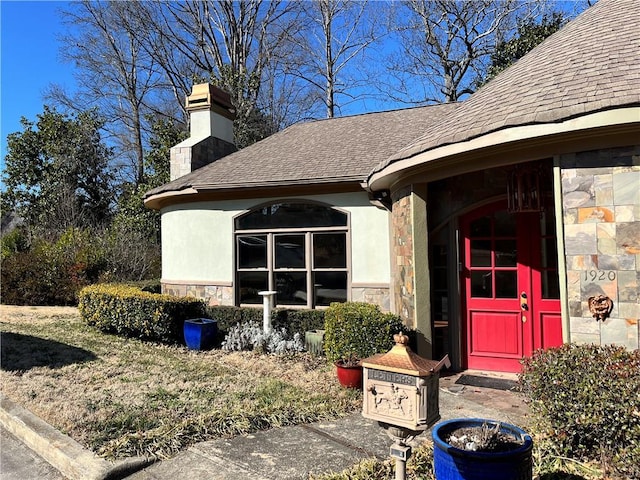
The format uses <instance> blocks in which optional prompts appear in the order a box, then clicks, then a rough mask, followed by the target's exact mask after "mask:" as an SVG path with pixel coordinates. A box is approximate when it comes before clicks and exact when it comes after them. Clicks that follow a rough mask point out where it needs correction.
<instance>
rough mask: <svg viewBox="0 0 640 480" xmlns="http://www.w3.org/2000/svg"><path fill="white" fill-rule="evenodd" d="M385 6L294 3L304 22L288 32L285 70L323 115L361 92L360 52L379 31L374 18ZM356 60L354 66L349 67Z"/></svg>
mask: <svg viewBox="0 0 640 480" xmlns="http://www.w3.org/2000/svg"><path fill="white" fill-rule="evenodd" d="M388 6H389V4H388V3H387V2H379V3H376V4H375V10H374V6H372V5H371V4H370V3H369V2H367V1H352V0H313V1H310V2H301V3H300V4H299V7H300V9H301V12H302V17H303V22H304V23H303V28H301V29H300V30H299V31H298V32H296V34H294V35H290V36H289V38H290V41H291V42H292V43H293V44H294V45H295V54H294V55H292V56H291V58H290V59H289V62H288V73H289V74H291V75H293V76H294V77H296V78H298V79H301V80H302V81H303V82H304V83H306V84H307V85H308V86H310V87H311V89H312V91H314V92H315V101H316V102H320V103H321V104H322V105H324V108H325V112H326V117H327V118H331V117H333V116H335V114H336V109H338V108H340V106H342V105H344V104H345V103H348V102H350V101H353V100H354V99H356V98H358V96H359V95H362V87H363V86H364V84H365V81H366V76H365V75H360V74H359V73H361V72H363V71H364V70H365V68H364V64H363V63H362V62H363V59H364V54H365V53H366V51H367V49H368V48H369V47H371V46H372V45H373V44H374V43H375V42H376V41H378V40H379V39H380V38H381V37H382V35H383V34H382V32H381V30H380V28H379V27H380V25H379V22H378V21H377V20H378V18H379V17H380V14H381V12H384V11H386V10H387V9H388ZM356 63H359V65H358V66H359V68H355V64H356ZM356 72H359V73H358V74H356ZM338 98H340V99H341V100H340V101H339V100H338Z"/></svg>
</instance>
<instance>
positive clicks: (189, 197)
mask: <svg viewBox="0 0 640 480" xmlns="http://www.w3.org/2000/svg"><path fill="white" fill-rule="evenodd" d="M363 182H364V177H363V176H362V175H357V176H352V177H338V178H335V177H334V178H316V179H298V180H286V181H285V180H275V181H271V182H255V183H252V182H245V183H236V184H223V185H214V184H199V185H193V186H191V187H188V188H184V189H180V190H170V191H166V192H161V193H157V194H153V195H150V196H149V197H147V198H145V200H144V204H145V206H146V207H147V208H150V209H153V210H160V209H161V208H164V207H166V206H169V205H172V204H177V203H191V202H199V201H209V200H222V199H225V200H229V199H235V198H260V197H265V196H269V197H274V196H275V197H278V196H291V195H301V194H318V193H334V192H357V191H363V188H362V185H363Z"/></svg>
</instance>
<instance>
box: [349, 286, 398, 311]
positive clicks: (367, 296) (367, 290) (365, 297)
mask: <svg viewBox="0 0 640 480" xmlns="http://www.w3.org/2000/svg"><path fill="white" fill-rule="evenodd" d="M351 300H352V301H354V302H366V303H373V304H375V305H378V306H379V307H380V309H381V310H382V311H384V312H389V311H391V296H390V293H389V287H351Z"/></svg>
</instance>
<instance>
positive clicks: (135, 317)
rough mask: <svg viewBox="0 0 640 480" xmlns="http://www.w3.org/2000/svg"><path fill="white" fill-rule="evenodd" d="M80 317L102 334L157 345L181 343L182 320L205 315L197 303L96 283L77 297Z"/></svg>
mask: <svg viewBox="0 0 640 480" xmlns="http://www.w3.org/2000/svg"><path fill="white" fill-rule="evenodd" d="M79 299H80V301H79V305H78V308H79V310H80V315H81V316H82V318H83V319H84V321H85V322H87V324H88V325H92V326H95V327H97V328H98V329H100V330H102V331H104V332H111V333H117V334H120V335H125V336H129V337H137V338H143V339H147V340H155V341H160V342H182V337H183V333H182V329H183V325H184V321H185V320H187V319H189V318H200V317H203V316H204V315H205V308H204V304H203V303H202V301H200V300H196V299H194V298H186V297H173V296H171V295H160V294H157V293H149V292H144V291H142V290H141V289H139V288H137V287H132V286H128V285H121V284H120V285H118V284H97V285H91V286H88V287H85V288H83V289H82V290H81V291H80V294H79Z"/></svg>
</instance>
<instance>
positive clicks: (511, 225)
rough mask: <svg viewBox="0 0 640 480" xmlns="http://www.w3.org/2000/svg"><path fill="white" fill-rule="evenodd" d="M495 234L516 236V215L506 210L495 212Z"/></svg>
mask: <svg viewBox="0 0 640 480" xmlns="http://www.w3.org/2000/svg"><path fill="white" fill-rule="evenodd" d="M495 229H496V231H495V236H496V237H515V236H516V216H515V215H512V214H511V213H509V212H507V211H506V210H504V211H501V212H496V213H495Z"/></svg>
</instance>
